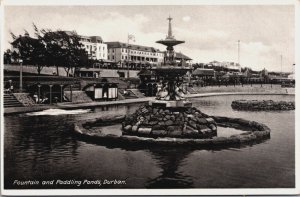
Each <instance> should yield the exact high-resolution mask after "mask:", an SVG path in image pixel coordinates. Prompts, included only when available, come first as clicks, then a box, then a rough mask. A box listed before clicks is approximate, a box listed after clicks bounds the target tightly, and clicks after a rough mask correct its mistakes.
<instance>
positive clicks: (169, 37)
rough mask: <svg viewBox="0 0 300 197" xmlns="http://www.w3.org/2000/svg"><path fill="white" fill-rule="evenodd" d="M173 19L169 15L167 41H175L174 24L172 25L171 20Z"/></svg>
mask: <svg viewBox="0 0 300 197" xmlns="http://www.w3.org/2000/svg"><path fill="white" fill-rule="evenodd" d="M172 19H173V18H171V16H170V15H169V17H168V18H167V20H169V30H168V36H167V39H174V36H173V35H172V24H171V20H172Z"/></svg>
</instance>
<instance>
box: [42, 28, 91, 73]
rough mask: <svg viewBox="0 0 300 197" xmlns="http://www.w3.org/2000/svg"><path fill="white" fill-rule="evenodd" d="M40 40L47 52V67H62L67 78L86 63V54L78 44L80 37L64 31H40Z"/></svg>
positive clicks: (74, 33)
mask: <svg viewBox="0 0 300 197" xmlns="http://www.w3.org/2000/svg"><path fill="white" fill-rule="evenodd" d="M41 32H42V34H43V36H42V40H43V42H44V43H45V46H46V51H47V62H48V64H49V65H52V66H56V70H57V75H59V72H58V67H63V68H64V69H65V71H66V73H67V75H68V76H69V74H70V71H73V72H74V70H75V68H77V67H83V66H84V65H86V64H87V63H88V54H87V52H86V51H85V50H84V49H83V45H82V44H81V43H80V37H79V36H78V35H77V33H76V32H66V31H61V30H58V31H52V30H45V29H43V30H42V31H41Z"/></svg>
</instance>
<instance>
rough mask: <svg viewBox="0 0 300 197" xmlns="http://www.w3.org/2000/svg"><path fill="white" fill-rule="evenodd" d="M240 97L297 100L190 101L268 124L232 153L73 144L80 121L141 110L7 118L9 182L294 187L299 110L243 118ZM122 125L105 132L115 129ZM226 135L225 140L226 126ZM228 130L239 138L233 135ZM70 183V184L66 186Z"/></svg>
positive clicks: (205, 108) (102, 109) (6, 171)
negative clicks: (260, 135)
mask: <svg viewBox="0 0 300 197" xmlns="http://www.w3.org/2000/svg"><path fill="white" fill-rule="evenodd" d="M236 99H273V100H284V101H294V97H293V96H277V95H276V96H275V95H270V96H257V95H234V96H213V97H205V98H196V99H192V100H191V101H192V102H193V106H195V107H197V108H198V109H200V110H201V111H202V112H204V113H206V114H209V115H217V116H228V117H239V118H244V119H247V120H253V121H257V122H261V123H264V124H266V125H267V126H269V127H270V128H271V138H270V139H269V140H266V141H264V142H262V143H259V144H253V145H247V146H242V147H235V148H227V149H221V148H219V149H216V148H214V149H199V150H195V149H189V148H174V147H173V148H166V147H164V148H161V147H155V148H153V147H152V148H148V147H132V146H128V147H127V146H122V147H119V146H118V145H107V144H106V145H103V144H97V143H93V142H89V141H84V140H81V139H78V138H75V137H74V136H72V135H71V130H72V125H73V123H75V122H78V121H80V120H92V119H95V118H97V117H101V116H110V115H114V114H128V113H133V112H134V111H135V110H136V109H137V108H138V107H139V106H140V105H141V104H136V105H127V106H110V107H98V108H93V109H91V110H87V111H80V112H78V113H77V112H76V113H71V114H67V113H62V114H61V115H56V116H54V115H53V114H52V113H50V115H49V114H48V115H39V114H29V115H28V114H27V115H26V114H22V115H12V116H5V117H4V124H5V125H4V129H5V133H4V142H5V143H4V178H5V180H4V182H5V185H4V186H5V188H6V189H14V188H18V189H21V188H24V189H25V188H26V189H29V188H30V189H33V188H262V187H263V188H294V187H295V111H269V112H245V111H234V110H232V109H231V106H230V105H231V102H232V101H233V100H236ZM118 128H119V125H114V126H110V127H108V128H107V129H108V130H110V131H111V130H114V129H116V130H118ZM224 129H225V130H222V131H221V133H223V135H226V133H227V134H228V131H226V130H227V129H228V128H224ZM230 132H238V131H234V130H231V131H230ZM85 179H86V180H89V181H91V180H102V181H103V180H105V179H106V180H115V179H116V180H123V181H124V182H122V183H121V184H105V185H101V186H100V185H97V184H96V185H92V184H90V185H87V184H81V185H80V186H77V185H75V184H73V185H72V184H53V185H51V184H50V185H47V186H42V185H41V184H39V185H24V186H20V185H17V184H13V182H14V181H15V180H19V181H26V180H40V181H42V180H44V181H45V180H49V181H52V180H54V181H55V182H56V181H57V180H62V181H70V182H69V183H71V182H72V181H73V182H74V181H84V180H85ZM65 183H67V182H65Z"/></svg>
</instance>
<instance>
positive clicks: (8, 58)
mask: <svg viewBox="0 0 300 197" xmlns="http://www.w3.org/2000/svg"><path fill="white" fill-rule="evenodd" d="M3 59H4V64H11V63H12V52H11V50H9V49H7V50H6V51H5V52H4V54H3Z"/></svg>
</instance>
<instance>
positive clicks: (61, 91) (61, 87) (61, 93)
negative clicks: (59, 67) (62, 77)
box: [60, 84, 64, 103]
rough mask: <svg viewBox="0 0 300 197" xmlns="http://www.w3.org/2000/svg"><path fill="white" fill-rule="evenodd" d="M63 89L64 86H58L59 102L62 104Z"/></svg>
mask: <svg viewBox="0 0 300 197" xmlns="http://www.w3.org/2000/svg"><path fill="white" fill-rule="evenodd" d="M63 87H64V85H62V84H61V85H60V102H61V103H62V102H63Z"/></svg>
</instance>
